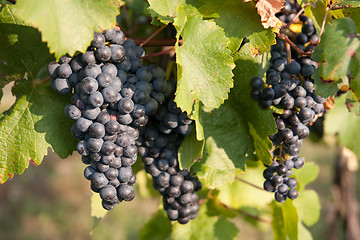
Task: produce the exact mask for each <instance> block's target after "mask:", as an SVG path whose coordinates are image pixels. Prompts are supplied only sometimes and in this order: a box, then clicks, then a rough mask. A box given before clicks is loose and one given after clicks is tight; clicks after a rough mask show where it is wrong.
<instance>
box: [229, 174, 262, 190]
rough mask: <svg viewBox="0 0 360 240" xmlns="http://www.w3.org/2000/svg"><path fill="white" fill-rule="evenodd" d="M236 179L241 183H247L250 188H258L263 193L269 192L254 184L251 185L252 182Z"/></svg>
mask: <svg viewBox="0 0 360 240" xmlns="http://www.w3.org/2000/svg"><path fill="white" fill-rule="evenodd" d="M235 179H236V180H238V181H240V182H243V183H246V184H248V185H250V186H252V187H254V188H256V189H259V190H261V191H265V192H267V191H266V190H265V189H263V188H261V187H259V186H256V185H255V184H253V183H251V182H248V181H246V180H244V179H242V178H239V177H235Z"/></svg>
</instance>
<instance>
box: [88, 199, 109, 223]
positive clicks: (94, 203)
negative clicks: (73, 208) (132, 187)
mask: <svg viewBox="0 0 360 240" xmlns="http://www.w3.org/2000/svg"><path fill="white" fill-rule="evenodd" d="M101 202H102V199H101V198H100V195H99V194H98V193H95V192H93V193H92V196H91V204H90V205H91V214H90V215H91V216H92V217H94V218H96V219H101V218H103V217H105V215H106V213H107V212H108V211H107V210H105V209H104V208H103V207H102V204H101Z"/></svg>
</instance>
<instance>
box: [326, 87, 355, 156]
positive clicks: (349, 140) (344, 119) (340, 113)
mask: <svg viewBox="0 0 360 240" xmlns="http://www.w3.org/2000/svg"><path fill="white" fill-rule="evenodd" d="M348 94H351V93H348ZM346 98H347V96H346V95H343V96H341V97H338V98H336V99H335V107H334V108H333V109H331V110H329V112H328V113H327V116H326V119H325V124H324V129H325V132H326V133H328V134H337V138H338V141H339V144H340V145H341V146H346V147H347V148H349V149H350V150H352V151H353V152H354V153H355V154H356V155H357V157H358V158H360V148H359V145H358V143H359V141H360V138H359V137H360V135H359V134H358V133H359V130H360V129H359V127H360V117H359V116H357V115H356V114H354V113H352V112H349V110H348V109H347V107H346V105H345V102H346Z"/></svg>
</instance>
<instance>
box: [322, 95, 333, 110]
mask: <svg viewBox="0 0 360 240" xmlns="http://www.w3.org/2000/svg"><path fill="white" fill-rule="evenodd" d="M324 107H325V110H327V111H328V110H330V109H332V108H333V107H335V97H328V98H327V99H326V101H325V102H324Z"/></svg>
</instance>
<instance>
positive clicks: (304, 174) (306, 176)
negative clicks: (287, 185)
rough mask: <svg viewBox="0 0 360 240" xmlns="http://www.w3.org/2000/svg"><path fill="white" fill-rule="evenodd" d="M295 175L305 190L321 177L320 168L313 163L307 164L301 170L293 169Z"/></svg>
mask: <svg viewBox="0 0 360 240" xmlns="http://www.w3.org/2000/svg"><path fill="white" fill-rule="evenodd" d="M293 170H294V171H293V172H294V175H295V176H296V178H297V179H298V182H299V184H301V189H305V186H306V185H307V184H309V183H311V182H313V181H314V180H315V179H316V178H317V176H318V175H319V171H320V170H319V166H318V165H316V164H315V163H313V162H306V163H305V165H304V166H303V167H302V168H301V169H293Z"/></svg>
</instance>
